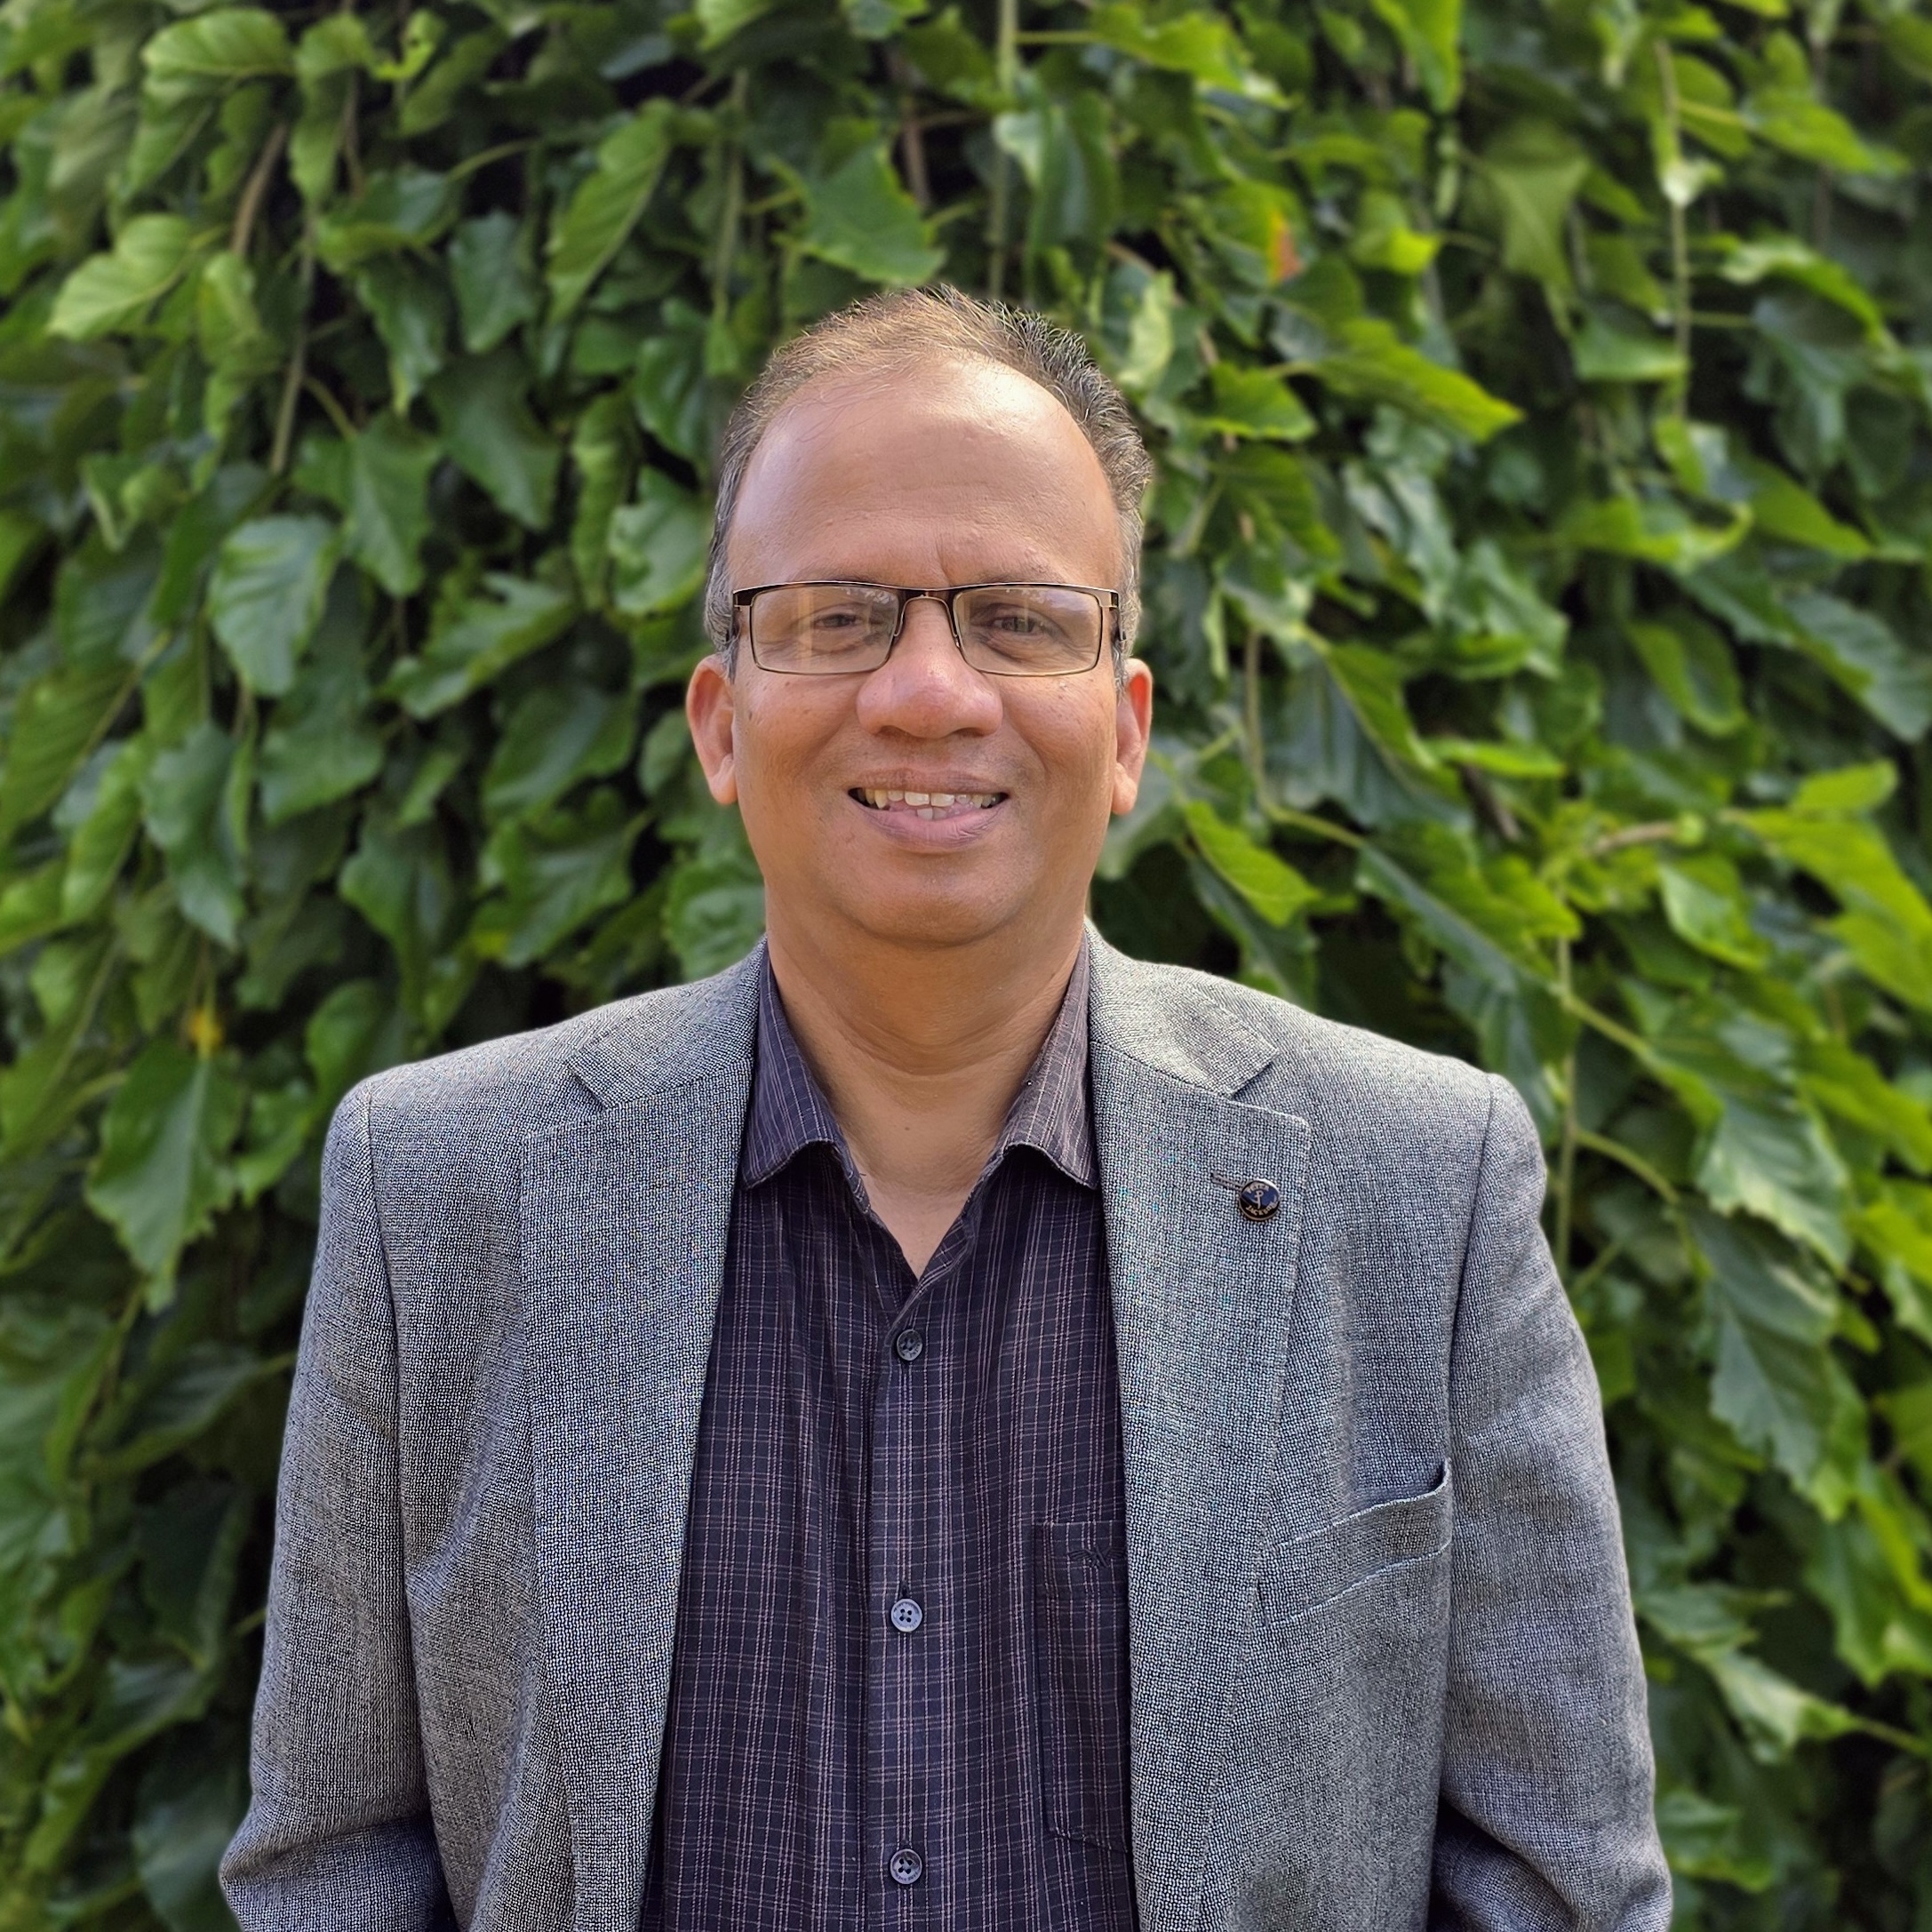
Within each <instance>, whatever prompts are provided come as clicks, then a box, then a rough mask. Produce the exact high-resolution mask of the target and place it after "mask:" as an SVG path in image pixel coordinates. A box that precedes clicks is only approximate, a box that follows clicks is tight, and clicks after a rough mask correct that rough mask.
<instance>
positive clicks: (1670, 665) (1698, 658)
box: [1627, 612, 1744, 738]
mask: <svg viewBox="0 0 1932 1932" xmlns="http://www.w3.org/2000/svg"><path fill="white" fill-rule="evenodd" d="M1627 635H1628V636H1629V638H1630V641H1631V643H1633V644H1634V645H1635V646H1636V647H1637V655H1638V656H1639V657H1640V658H1641V659H1643V667H1644V669H1645V670H1647V671H1648V672H1649V674H1650V675H1651V677H1652V678H1653V679H1655V680H1656V683H1657V688H1658V690H1660V691H1662V692H1663V693H1664V695H1665V697H1666V698H1667V699H1669V700H1670V702H1671V705H1672V707H1673V709H1674V710H1676V711H1677V713H1678V714H1679V715H1680V716H1681V717H1682V718H1684V719H1685V720H1686V721H1687V722H1688V723H1691V724H1694V725H1696V727H1697V729H1698V730H1700V731H1708V732H1710V733H1711V734H1712V737H1718V738H1722V737H1728V735H1729V734H1730V733H1731V732H1733V731H1736V730H1738V729H1739V728H1740V727H1741V726H1742V725H1743V724H1744V702H1743V699H1744V686H1743V684H1742V683H1741V682H1740V681H1739V678H1738V675H1737V666H1736V660H1735V659H1733V658H1732V656H1731V651H1730V646H1729V645H1728V644H1727V643H1725V642H1724V640H1723V638H1722V637H1721V636H1720V635H1718V633H1717V632H1716V631H1714V630H1712V628H1711V627H1710V626H1709V625H1708V624H1704V623H1701V622H1700V621H1699V620H1698V619H1696V618H1695V617H1692V616H1689V614H1688V613H1683V612H1673V614H1672V617H1671V619H1670V621H1669V622H1667V623H1655V624H1653V623H1641V624H1632V625H1630V626H1629V627H1628V629H1627Z"/></svg>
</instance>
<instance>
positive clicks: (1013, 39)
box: [986, 0, 1019, 301]
mask: <svg viewBox="0 0 1932 1932" xmlns="http://www.w3.org/2000/svg"><path fill="white" fill-rule="evenodd" d="M994 67H995V72H996V75H997V77H998V80H999V86H1000V95H1001V98H1002V100H1006V101H1008V102H1010V101H1011V100H1012V99H1013V97H1014V96H1015V94H1016V93H1018V90H1019V0H1000V26H999V39H998V41H997V43H996V45H995V50H994ZM1012 186H1013V157H1012V156H1010V154H1008V153H1007V151H1006V150H1005V148H1002V147H1001V146H1000V143H999V138H998V136H997V135H996V134H995V136H994V143H993V200H992V204H991V206H990V207H989V209H988V211H987V214H986V292H987V293H988V294H989V295H990V296H992V298H993V299H994V301H998V300H999V299H1000V298H1001V295H1002V292H1003V291H1004V289H1005V285H1006V223H1007V204H1008V202H1009V201H1010V198H1011V196H1012Z"/></svg>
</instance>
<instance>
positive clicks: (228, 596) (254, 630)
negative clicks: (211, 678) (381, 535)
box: [208, 516, 338, 698]
mask: <svg viewBox="0 0 1932 1932" xmlns="http://www.w3.org/2000/svg"><path fill="white" fill-rule="evenodd" d="M337 548H338V537H337V532H336V530H335V526H334V525H333V524H331V523H324V522H323V520H322V518H321V517H319V516H263V517H258V518H257V519H256V520H255V521H254V522H253V523H243V525H242V526H241V527H240V528H239V529H238V530H236V531H234V532H233V533H232V534H231V535H230V536H229V538H228V541H227V542H226V543H224V544H223V545H222V546H221V551H220V555H219V556H218V557H217V558H216V560H215V571H214V576H213V578H212V580H211V581H210V584H209V587H208V620H209V622H210V624H211V625H212V627H213V628H214V634H215V635H216V636H217V637H218V638H219V639H220V641H221V647H222V649H223V650H225V651H227V652H228V659H229V661H230V662H231V663H232V664H233V665H234V666H235V668H236V670H237V671H238V672H240V674H241V675H242V679H243V683H246V684H247V685H248V686H249V688H250V689H251V690H252V691H259V692H261V693H262V694H263V695H264V696H265V697H271V698H275V697H280V696H281V694H282V693H283V691H287V690H288V688H289V687H290V685H291V684H292V683H294V682H295V667H296V666H297V665H298V664H299V662H300V661H301V656H302V652H303V651H306V650H307V647H308V640H309V639H310V638H311V637H313V636H314V635H315V626H316V625H317V623H319V622H320V621H321V619H322V602H323V597H324V596H326V595H327V594H328V589H329V578H330V575H331V572H332V571H334V569H335V561H336V552H337Z"/></svg>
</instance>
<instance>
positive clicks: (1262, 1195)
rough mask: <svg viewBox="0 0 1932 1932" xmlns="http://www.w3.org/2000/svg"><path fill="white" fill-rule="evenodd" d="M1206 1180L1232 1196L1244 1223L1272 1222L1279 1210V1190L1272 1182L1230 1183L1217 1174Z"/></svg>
mask: <svg viewBox="0 0 1932 1932" xmlns="http://www.w3.org/2000/svg"><path fill="white" fill-rule="evenodd" d="M1208 1178H1209V1180H1210V1181H1212V1182H1213V1183H1214V1184H1215V1186H1217V1187H1225V1188H1227V1189H1228V1190H1229V1191H1230V1192H1231V1193H1232V1194H1233V1196H1234V1199H1235V1202H1237V1204H1238V1205H1239V1206H1240V1208H1241V1218H1242V1219H1243V1220H1244V1221H1272V1220H1273V1218H1274V1217H1275V1216H1276V1215H1277V1214H1279V1213H1280V1212H1281V1189H1280V1188H1279V1187H1277V1186H1275V1185H1274V1183H1273V1181H1265V1180H1259V1179H1256V1180H1251V1181H1231V1180H1225V1179H1224V1178H1222V1177H1221V1176H1220V1175H1218V1174H1210V1175H1209V1177H1208Z"/></svg>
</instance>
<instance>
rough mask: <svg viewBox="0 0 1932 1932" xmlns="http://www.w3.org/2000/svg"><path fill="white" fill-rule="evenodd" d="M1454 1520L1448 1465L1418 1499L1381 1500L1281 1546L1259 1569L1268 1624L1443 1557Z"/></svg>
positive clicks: (1286, 1620) (1292, 1617)
mask: <svg viewBox="0 0 1932 1932" xmlns="http://www.w3.org/2000/svg"><path fill="white" fill-rule="evenodd" d="M1455 1520H1456V1505H1455V1486H1454V1484H1453V1482H1452V1481H1451V1480H1450V1477H1449V1465H1448V1464H1447V1463H1444V1464H1443V1465H1442V1466H1441V1469H1440V1470H1439V1471H1438V1472H1437V1473H1436V1479H1435V1481H1434V1482H1433V1484H1432V1485H1431V1486H1430V1487H1429V1488H1428V1489H1425V1490H1424V1491H1423V1492H1422V1494H1421V1495H1420V1496H1405V1497H1397V1498H1396V1499H1395V1500H1394V1501H1393V1502H1389V1503H1377V1504H1376V1505H1374V1507H1373V1508H1370V1509H1362V1510H1357V1511H1356V1512H1355V1513H1354V1514H1353V1515H1352V1516H1344V1517H1343V1518H1341V1519H1340V1521H1337V1522H1332V1523H1329V1525H1328V1527H1327V1528H1326V1529H1317V1530H1316V1531H1315V1532H1314V1533H1313V1535H1312V1536H1306V1537H1297V1538H1296V1540H1295V1541H1294V1542H1292V1543H1283V1544H1281V1545H1278V1546H1277V1547H1276V1548H1275V1549H1274V1550H1273V1551H1272V1552H1271V1553H1269V1555H1268V1556H1267V1557H1266V1558H1265V1560H1264V1561H1263V1563H1262V1566H1261V1614H1262V1617H1263V1620H1264V1621H1265V1622H1266V1623H1268V1624H1270V1625H1282V1624H1289V1623H1292V1622H1293V1621H1294V1620H1295V1619H1296V1618H1297V1617H1305V1616H1306V1615H1307V1614H1308V1612H1309V1611H1311V1610H1314V1609H1320V1608H1321V1605H1323V1604H1324V1603H1329V1602H1332V1601H1334V1600H1335V1599H1336V1598H1337V1597H1340V1596H1345V1595H1346V1594H1347V1593H1348V1592H1350V1591H1351V1590H1354V1589H1358V1588H1360V1587H1361V1585H1364V1584H1368V1583H1371V1582H1373V1581H1374V1580H1375V1579H1376V1578H1377V1577H1380V1576H1383V1575H1385V1573H1387V1572H1390V1571H1393V1570H1397V1569H1404V1568H1406V1567H1407V1566H1408V1565H1409V1564H1411V1563H1417V1562H1421V1561H1425V1559H1427V1558H1429V1557H1432V1556H1436V1555H1439V1554H1440V1553H1441V1552H1442V1551H1443V1550H1444V1549H1446V1548H1447V1547H1448V1546H1449V1536H1450V1533H1451V1531H1452V1529H1454V1526H1455Z"/></svg>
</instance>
